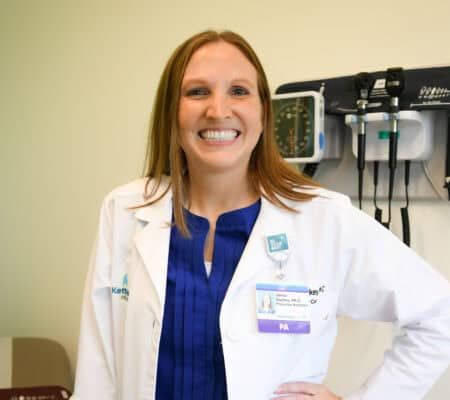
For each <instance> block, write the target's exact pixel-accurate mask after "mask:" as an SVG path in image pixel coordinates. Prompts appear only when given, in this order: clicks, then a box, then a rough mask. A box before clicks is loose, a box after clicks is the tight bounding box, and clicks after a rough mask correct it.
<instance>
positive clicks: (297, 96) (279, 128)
mask: <svg viewBox="0 0 450 400" xmlns="http://www.w3.org/2000/svg"><path fill="white" fill-rule="evenodd" d="M272 106H273V111H274V125H275V137H276V141H277V145H278V148H279V150H280V152H281V155H282V157H283V158H284V159H285V160H286V161H288V162H292V163H315V162H319V161H320V160H321V159H322V157H323V151H324V145H325V143H324V142H325V136H324V99H323V96H322V95H321V94H320V93H319V92H315V91H306V92H296V93H288V94H281V95H275V96H273V98H272Z"/></svg>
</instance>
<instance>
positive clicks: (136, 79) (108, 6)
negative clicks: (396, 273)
mask: <svg viewBox="0 0 450 400" xmlns="http://www.w3.org/2000/svg"><path fill="white" fill-rule="evenodd" d="M167 4H169V5H167ZM373 4H376V5H373V6H372V5H371V2H363V1H343V2H326V1H324V0H315V1H308V2H306V1H299V0H295V1H293V0H286V1H283V2H276V1H266V0H259V1H254V2H251V1H247V2H245V1H242V0H239V1H237V0H228V1H226V2H223V3H218V2H212V1H207V0H194V1H190V2H187V1H185V0H183V1H181V0H172V1H171V2H170V3H168V2H166V1H156V0H153V1H151V0H148V1H140V2H138V1H127V2H125V1H122V2H119V1H111V0H110V1H101V0H90V1H87V0H81V1H80V0H78V1H68V0H47V1H44V0H41V1H39V0H34V1H33V0H28V1H26V0H0V9H1V12H0V174H1V175H0V177H1V181H2V190H1V199H2V200H1V207H0V221H1V223H0V254H1V284H0V293H1V296H2V299H3V301H2V304H3V305H2V307H1V308H0V336H4V335H15V336H46V337H50V338H53V339H56V340H58V341H59V342H61V343H62V344H63V345H64V346H65V348H66V349H67V351H68V353H69V355H70V358H71V361H72V365H74V364H75V362H76V345H77V336H78V327H79V312H80V303H81V295H82V287H83V281H84V276H85V273H86V268H87V261H88V257H89V252H90V246H91V243H92V240H93V238H94V234H95V229H96V222H97V213H98V209H99V205H100V201H101V199H102V197H103V196H104V195H105V194H106V193H107V191H109V190H110V189H111V188H113V187H114V186H116V185H118V184H120V183H123V182H126V181H127V180H129V179H131V178H133V177H136V176H138V175H139V174H140V172H141V169H142V163H143V154H144V146H145V143H146V131H147V127H148V120H149V114H150V108H151V104H152V101H153V97H154V93H155V87H156V85H157V81H158V78H159V75H160V73H161V70H162V68H163V64H164V62H165V60H166V59H167V57H168V55H169V53H170V52H171V50H172V49H173V48H174V47H175V46H176V45H177V44H179V43H180V41H182V40H183V39H185V38H186V37H187V36H188V35H190V34H192V33H195V32H197V31H200V30H203V29H205V28H208V27H214V28H228V29H233V30H236V31H237V32H240V33H241V34H242V35H244V36H245V37H246V38H247V39H248V40H249V41H250V42H251V43H252V44H253V45H254V47H255V49H256V50H257V52H258V53H259V55H260V57H261V59H262V62H263V64H264V65H265V67H266V70H267V73H268V77H269V80H270V83H271V86H272V89H273V90H274V89H275V88H276V87H277V86H278V85H279V84H281V83H284V82H288V81H293V80H305V79H312V78H319V77H328V76H336V75H340V74H353V73H356V72H359V71H362V70H369V71H373V70H377V69H385V68H386V67H389V66H395V65H401V66H403V67H406V68H408V67H417V66H423V65H444V64H445V65H450V52H449V49H448V43H449V42H450V24H449V23H448V16H449V15H450V3H449V2H446V1H442V0H429V1H427V2H426V3H422V4H423V5H422V6H420V7H419V6H418V5H414V4H416V2H412V1H406V0H401V1H396V2H394V1H392V0H390V1H387V0H379V1H377V2H373ZM275 5H278V6H279V7H275ZM400 38H401V39H400ZM411 218H412V220H413V221H414V224H413V232H412V233H413V239H414V238H415V239H416V243H417V246H416V249H417V251H418V252H419V253H420V254H422V255H423V256H424V257H425V258H426V259H427V260H429V261H430V262H431V263H433V264H434V265H435V266H436V268H438V269H439V270H441V271H442V273H444V274H445V275H446V276H447V277H450V265H449V262H448V250H447V249H448V243H450V228H449V225H448V222H447V223H446V224H443V223H442V221H450V207H449V205H448V204H446V203H444V202H430V203H415V204H413V206H412V217H411ZM416 221H417V222H416ZM341 322H342V328H343V329H342V333H341V335H340V336H339V340H338V347H337V349H336V352H335V354H334V357H333V361H332V365H331V370H330V376H329V379H328V382H329V383H330V385H331V386H332V387H333V388H335V389H336V390H338V391H339V392H342V393H345V392H348V391H349V390H350V389H351V388H352V387H353V385H354V384H357V383H359V382H361V381H362V380H363V378H364V376H365V375H366V374H367V372H368V370H369V368H371V367H372V366H373V365H374V364H375V363H376V361H377V360H380V359H381V349H382V348H383V347H384V346H385V345H386V343H387V342H388V338H389V336H390V333H391V332H390V328H388V327H384V326H380V325H376V326H375V325H371V324H364V323H359V324H358V323H355V322H351V321H348V320H343V321H341ZM355 332H357V333H359V335H358V336H356V335H355ZM367 349H369V351H368V352H367V353H366V352H365V350H367ZM449 392H450V374H449V373H447V375H445V376H444V377H443V378H442V379H441V380H440V381H439V383H438V385H437V386H436V387H435V389H434V390H433V392H432V394H431V395H430V396H429V397H428V399H429V400H432V399H433V400H438V399H439V400H441V399H443V398H446V397H447V396H448V393H449Z"/></svg>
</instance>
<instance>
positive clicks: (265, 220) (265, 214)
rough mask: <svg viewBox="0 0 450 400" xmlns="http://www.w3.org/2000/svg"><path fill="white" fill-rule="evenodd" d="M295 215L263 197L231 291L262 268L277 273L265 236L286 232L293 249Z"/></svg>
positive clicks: (231, 284) (230, 288)
mask: <svg viewBox="0 0 450 400" xmlns="http://www.w3.org/2000/svg"><path fill="white" fill-rule="evenodd" d="M294 216H295V214H293V213H292V212H290V211H287V210H283V209H281V208H279V207H277V206H276V205H274V204H272V203H270V202H269V201H268V200H266V199H265V198H262V200H261V210H260V212H259V215H258V218H257V220H256V222H255V225H254V226H253V230H252V233H251V235H250V237H249V240H248V242H247V245H246V247H245V249H244V252H243V253H242V256H241V259H240V261H239V263H238V266H237V268H236V271H235V273H234V276H233V279H232V281H231V283H230V286H229V289H228V291H229V292H231V291H233V290H234V289H235V288H237V287H238V286H239V285H241V284H243V283H245V282H246V281H248V280H249V279H251V278H252V277H253V276H254V275H256V274H257V273H258V272H260V271H261V268H266V267H267V266H269V267H273V272H274V275H275V272H276V268H275V267H276V265H275V262H274V261H273V260H272V259H270V258H269V256H268V253H267V250H266V245H265V236H266V235H269V234H277V233H286V234H287V235H288V237H289V244H290V247H291V251H292V249H293V247H294V246H295V241H296V237H295V230H294Z"/></svg>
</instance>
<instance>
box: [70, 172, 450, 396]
mask: <svg viewBox="0 0 450 400" xmlns="http://www.w3.org/2000/svg"><path fill="white" fill-rule="evenodd" d="M143 188H144V180H138V181H134V182H132V183H130V184H128V185H125V186H122V187H120V188H118V189H116V190H114V191H113V192H112V193H111V194H109V195H108V196H107V197H106V199H105V201H104V203H103V207H102V211H101V216H100V225H99V231H98V237H97V241H96V244H95V247H94V251H93V255H92V260H91V267H90V270H89V274H88V277H87V283H86V288H85V294H84V301H83V312H82V321H81V333H80V341H79V353H78V365H77V372H76V384H75V390H74V396H73V399H79V400H98V399H102V400H108V399H114V400H119V399H120V400H138V399H139V400H141V399H142V400H144V399H145V400H151V399H154V395H155V382H156V368H157V360H158V348H159V339H160V334H161V325H162V320H163V307H164V301H165V298H164V296H165V288H166V272H167V260H168V250H169V236H170V221H171V194H170V192H169V193H168V194H167V195H166V196H165V197H164V198H163V199H162V200H160V201H158V202H157V203H155V204H154V205H151V206H146V207H144V208H139V209H136V210H132V209H130V208H129V207H132V206H135V205H137V204H140V203H141V202H142V193H143ZM317 193H318V194H319V197H317V198H315V199H314V200H312V201H309V202H292V201H287V203H288V204H290V205H292V206H294V207H295V208H296V209H298V210H299V213H292V212H288V211H285V210H282V209H280V208H278V207H276V206H274V205H273V204H271V203H270V202H268V201H267V200H265V199H262V204H261V210H260V214H259V216H258V218H257V221H256V223H255V225H254V228H253V231H252V233H251V235H250V238H249V240H248V243H247V246H246V248H245V250H244V252H243V254H242V257H241V260H240V262H239V264H238V266H237V268H236V271H235V274H234V276H233V279H232V281H231V283H230V286H229V288H228V291H227V293H226V296H225V299H224V301H223V305H222V309H221V313H220V330H221V335H222V345H223V352H224V357H225V368H226V379H227V388H228V398H229V400H244V399H255V400H268V399H269V398H271V396H272V393H273V391H274V390H275V389H276V388H277V386H278V385H279V384H281V383H283V382H288V381H301V380H305V381H310V382H321V381H322V380H323V378H324V377H325V374H326V371H327V366H328V361H329V357H330V352H331V350H332V348H333V344H334V341H335V337H336V330H337V324H336V316H337V315H347V316H350V317H352V318H356V319H367V320H378V321H392V322H395V323H397V324H398V325H399V326H400V327H401V328H403V329H402V332H403V333H402V334H401V335H399V336H398V337H396V339H395V341H394V343H393V347H392V349H391V350H389V351H388V352H387V353H386V355H385V358H384V362H383V364H382V365H380V367H379V368H378V369H377V370H376V371H374V373H373V374H372V375H371V376H370V377H369V378H368V380H367V382H366V384H365V385H363V386H362V387H360V388H357V389H356V391H355V392H354V393H352V394H351V395H350V396H348V397H346V400H380V399H383V400H389V399H392V400H394V399H395V400H399V399H402V400H403V399H405V400H406V399H407V400H417V399H421V398H422V397H423V395H424V394H425V392H426V391H427V390H428V389H429V388H430V386H431V385H432V383H433V382H434V381H435V380H436V379H437V377H438V376H439V375H440V374H441V373H442V372H444V371H445V369H446V368H447V367H448V365H449V360H450V285H449V283H448V282H447V280H445V279H444V278H442V277H441V276H440V275H439V274H438V273H437V272H435V271H434V270H433V269H431V268H430V267H429V266H428V265H427V264H426V263H425V262H424V261H423V260H422V259H421V258H420V257H418V256H417V255H416V254H415V253H414V252H413V251H412V250H410V249H409V248H408V247H406V246H404V245H403V244H402V243H401V242H400V241H399V240H398V239H397V238H396V237H395V236H394V235H392V234H391V233H390V232H389V231H388V230H386V229H385V228H383V227H382V226H381V225H380V224H378V223H377V222H374V221H373V219H372V218H370V217H369V216H367V215H366V214H364V213H363V212H360V211H359V210H357V209H356V208H354V207H353V206H351V204H350V202H349V200H348V198H347V197H345V196H343V195H339V194H336V193H332V192H329V191H325V190H322V189H319V190H317ZM282 232H285V233H287V234H288V237H289V239H290V244H291V248H292V253H291V255H290V257H289V259H288V261H287V263H286V266H285V269H284V273H285V274H286V278H285V279H286V281H290V282H296V283H302V284H306V285H309V286H310V287H311V288H316V287H320V286H324V287H325V290H324V292H323V293H321V294H320V295H319V297H318V301H317V302H316V303H315V304H314V305H311V333H310V334H273V333H259V332H258V329H257V324H256V304H255V303H256V299H255V284H256V283H257V282H267V281H271V280H273V279H274V277H275V272H276V268H275V267H276V266H275V264H274V263H273V262H272V261H271V259H270V258H269V257H268V255H267V253H266V250H265V246H264V236H265V235H267V234H270V233H282ZM124 277H125V279H124ZM123 289H124V290H123ZM177 400H178V399H177ZM180 400H182V399H180Z"/></svg>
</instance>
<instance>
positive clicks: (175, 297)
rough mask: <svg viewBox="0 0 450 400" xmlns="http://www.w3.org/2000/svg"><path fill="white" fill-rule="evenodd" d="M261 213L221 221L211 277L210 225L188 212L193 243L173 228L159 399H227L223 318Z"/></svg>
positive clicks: (251, 210)
mask: <svg viewBox="0 0 450 400" xmlns="http://www.w3.org/2000/svg"><path fill="white" fill-rule="evenodd" d="M260 208H261V201H260V200H258V201H257V202H256V203H254V204H252V205H251V206H248V207H245V208H241V209H239V210H234V211H230V212H227V213H224V214H222V215H220V216H219V218H218V219H217V222H216V231H215V237H214V254H213V258H212V270H211V274H210V276H209V277H208V275H207V273H206V270H205V263H204V257H203V249H204V244H205V239H206V235H207V233H208V230H209V222H208V220H207V219H206V218H203V217H200V216H197V215H194V214H192V213H190V212H189V211H187V210H186V218H187V224H188V227H189V229H190V232H191V238H190V239H187V238H184V237H183V236H182V235H181V233H180V232H179V230H178V228H177V227H176V226H173V227H172V230H171V235H170V248H169V265H168V272H167V288H166V301H165V305H164V318H163V325H162V333H161V341H160V346H159V358H158V371H157V378H156V400H212V399H214V400H226V399H227V387H226V379H225V364H224V357H223V350H222V346H221V337H220V329H219V313H220V308H221V306H222V302H223V299H224V297H225V293H226V291H227V288H228V286H229V284H230V282H231V278H232V277H233V274H234V271H235V269H236V266H237V264H238V262H239V259H240V258H241V255H242V252H243V250H244V247H245V245H246V244H247V241H248V238H249V236H250V232H251V230H252V228H253V225H254V223H255V221H256V218H257V216H258V213H259V210H260Z"/></svg>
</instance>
